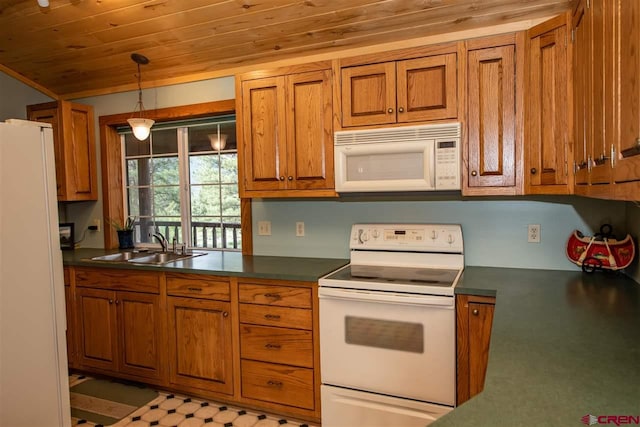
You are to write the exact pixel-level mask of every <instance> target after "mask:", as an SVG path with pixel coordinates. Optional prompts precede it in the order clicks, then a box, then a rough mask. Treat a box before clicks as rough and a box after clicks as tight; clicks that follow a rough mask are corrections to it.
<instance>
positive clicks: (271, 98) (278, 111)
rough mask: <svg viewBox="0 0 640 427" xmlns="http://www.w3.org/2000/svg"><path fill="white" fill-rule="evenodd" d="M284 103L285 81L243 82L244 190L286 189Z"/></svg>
mask: <svg viewBox="0 0 640 427" xmlns="http://www.w3.org/2000/svg"><path fill="white" fill-rule="evenodd" d="M285 103H286V96H285V88H284V77H269V78H264V79H257V80H248V81H244V82H242V110H243V111H242V115H243V117H242V126H243V141H242V151H243V158H244V180H243V182H244V187H245V190H279V189H285V188H286V185H287V181H286V177H285V174H286V161H287V153H286V138H287V132H286V119H285V118H286V106H285Z"/></svg>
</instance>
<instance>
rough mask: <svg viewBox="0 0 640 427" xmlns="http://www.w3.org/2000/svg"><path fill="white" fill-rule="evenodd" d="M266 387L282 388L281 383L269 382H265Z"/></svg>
mask: <svg viewBox="0 0 640 427" xmlns="http://www.w3.org/2000/svg"><path fill="white" fill-rule="evenodd" d="M267 385H269V386H271V387H282V381H274V380H269V381H267Z"/></svg>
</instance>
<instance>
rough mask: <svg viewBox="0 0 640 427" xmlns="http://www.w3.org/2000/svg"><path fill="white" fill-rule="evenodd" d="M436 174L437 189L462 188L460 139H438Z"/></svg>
mask: <svg viewBox="0 0 640 427" xmlns="http://www.w3.org/2000/svg"><path fill="white" fill-rule="evenodd" d="M435 151H436V154H435V157H436V158H435V174H436V189H437V190H459V189H460V140H459V139H450V140H436V146H435Z"/></svg>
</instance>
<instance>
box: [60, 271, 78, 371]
mask: <svg viewBox="0 0 640 427" xmlns="http://www.w3.org/2000/svg"><path fill="white" fill-rule="evenodd" d="M63 271H64V305H65V313H66V316H67V336H66V338H67V363H68V364H69V367H71V368H75V367H76V364H77V362H76V358H77V350H76V349H77V346H76V329H77V328H76V321H75V319H76V316H75V314H76V308H75V298H74V297H73V295H74V293H73V288H72V287H71V276H72V272H71V269H70V268H69V267H65V268H64V270H63Z"/></svg>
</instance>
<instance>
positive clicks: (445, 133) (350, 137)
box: [334, 123, 460, 144]
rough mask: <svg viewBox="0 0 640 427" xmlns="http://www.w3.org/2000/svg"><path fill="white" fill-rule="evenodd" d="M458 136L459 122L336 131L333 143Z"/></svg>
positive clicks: (417, 139) (405, 140) (407, 140)
mask: <svg viewBox="0 0 640 427" xmlns="http://www.w3.org/2000/svg"><path fill="white" fill-rule="evenodd" d="M446 138H460V123H446V124H438V125H420V126H403V127H395V128H383V129H371V130H347V131H337V132H335V134H334V142H335V144H367V143H374V142H389V143H393V142H414V141H423V140H425V139H446Z"/></svg>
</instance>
